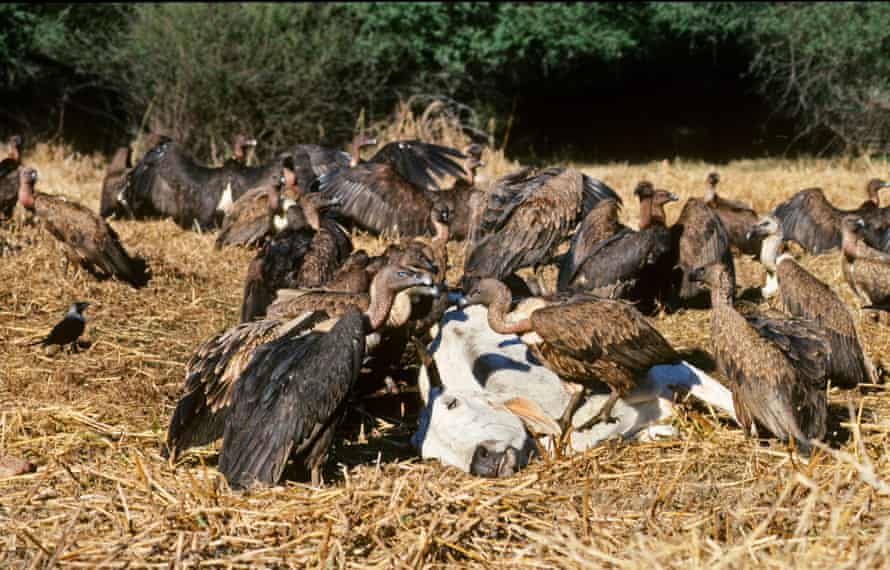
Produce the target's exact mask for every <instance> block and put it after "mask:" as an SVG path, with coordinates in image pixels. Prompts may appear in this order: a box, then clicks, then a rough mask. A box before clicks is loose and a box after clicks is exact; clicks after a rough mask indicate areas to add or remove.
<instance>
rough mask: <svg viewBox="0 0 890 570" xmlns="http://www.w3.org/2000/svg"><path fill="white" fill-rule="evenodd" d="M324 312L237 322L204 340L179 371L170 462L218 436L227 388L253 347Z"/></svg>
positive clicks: (299, 327)
mask: <svg viewBox="0 0 890 570" xmlns="http://www.w3.org/2000/svg"><path fill="white" fill-rule="evenodd" d="M324 317H325V315H324V313H309V314H307V313H304V314H301V315H299V316H298V317H296V318H294V319H293V320H292V321H290V322H285V321H280V320H272V319H266V320H261V321H254V322H251V323H242V324H240V325H237V326H235V327H232V328H230V329H228V330H226V331H223V332H221V333H219V334H217V335H214V336H213V337H211V338H209V339H207V340H206V341H204V342H203V343H202V344H201V346H199V347H198V349H197V350H196V351H195V353H194V354H193V355H192V357H191V358H190V359H189V361H188V363H187V364H186V367H185V387H184V389H183V395H182V396H181V397H180V398H179V402H178V403H177V404H176V409H175V410H174V411H173V416H172V417H171V418H170V426H169V428H168V429H167V449H168V452H171V453H172V454H173V458H174V459H176V457H178V456H179V454H180V453H181V452H182V451H183V450H185V449H188V448H190V447H195V446H198V445H205V444H208V443H210V442H212V441H215V440H217V439H219V438H220V437H222V435H223V430H224V428H225V421H226V415H227V414H228V412H229V408H230V404H231V394H232V386H233V385H234V383H235V380H236V379H237V378H238V376H239V375H240V374H241V372H242V371H243V370H244V368H245V367H246V366H247V364H248V363H249V362H250V359H251V357H252V356H253V353H254V350H255V349H256V347H258V346H260V345H261V344H263V343H266V342H269V341H271V340H273V339H275V338H277V337H278V336H280V335H281V334H283V332H284V331H285V330H290V331H295V332H294V334H295V335H296V334H299V332H300V331H302V332H306V331H309V330H311V329H312V327H314V326H315V325H316V324H318V322H319V320H320V319H321V318H324Z"/></svg>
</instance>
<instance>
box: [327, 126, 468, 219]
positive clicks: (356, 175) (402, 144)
mask: <svg viewBox="0 0 890 570" xmlns="http://www.w3.org/2000/svg"><path fill="white" fill-rule="evenodd" d="M463 158H465V157H464V155H463V154H461V153H460V152H459V151H457V150H456V149H453V148H450V147H446V146H440V145H435V144H430V143H424V142H420V141H416V140H411V141H397V142H391V143H389V144H387V145H384V147H383V148H381V149H380V150H379V151H377V153H376V154H375V155H374V156H372V157H371V159H370V160H368V161H367V162H362V163H359V164H357V165H355V166H353V167H351V168H343V169H340V170H336V171H333V172H330V173H328V174H325V175H323V176H322V177H321V178H320V179H319V190H320V191H321V192H322V194H324V195H325V196H329V197H333V198H337V199H340V200H341V201H342V205H341V206H340V207H339V208H338V211H339V212H340V213H341V214H342V215H343V216H345V217H347V218H349V219H351V220H353V221H354V222H355V223H356V224H358V225H359V226H361V227H362V228H364V229H366V230H368V231H371V232H374V233H377V234H379V233H382V232H383V231H386V230H389V231H398V232H399V233H400V234H401V235H403V236H418V235H424V234H426V233H429V232H430V231H431V230H432V228H430V227H429V218H430V210H431V209H432V207H433V205H434V204H435V203H436V202H437V200H441V199H442V197H440V196H439V197H437V194H438V193H439V192H438V189H439V188H438V186H437V184H436V182H435V180H434V179H433V176H438V177H441V176H445V175H447V176H455V177H458V176H462V175H463V174H464V169H463V167H462V166H461V165H460V164H459V163H457V162H455V161H454V159H463Z"/></svg>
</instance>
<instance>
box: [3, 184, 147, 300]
mask: <svg viewBox="0 0 890 570" xmlns="http://www.w3.org/2000/svg"><path fill="white" fill-rule="evenodd" d="M19 177H20V184H19V196H18V199H19V203H20V204H21V205H22V207H24V208H25V209H27V210H28V211H29V212H31V213H33V214H34V216H35V217H37V218H38V219H40V220H41V221H42V223H43V226H44V227H45V228H46V230H47V231H48V232H49V233H50V234H51V235H52V236H53V237H54V238H56V239H57V240H58V241H59V244H60V246H61V248H62V251H63V252H64V254H65V257H66V259H67V260H68V261H71V262H74V263H78V264H80V265H81V266H83V267H84V268H85V269H86V270H87V271H89V272H90V273H92V274H93V275H95V276H96V277H99V278H107V277H116V278H118V279H120V280H122V281H126V282H127V283H129V284H130V285H132V286H134V287H137V288H138V287H142V286H144V285H145V284H146V283H147V282H148V279H149V275H148V272H147V271H146V265H145V261H144V260H143V259H141V258H138V257H130V255H129V254H128V253H127V252H126V250H125V249H124V246H123V245H122V244H121V242H120V238H118V236H117V233H116V232H115V231H114V229H113V228H112V227H111V226H109V225H108V223H107V222H106V221H105V220H103V219H102V218H100V217H99V216H97V215H96V214H94V213H93V212H92V211H91V210H90V209H89V208H86V207H84V206H82V205H80V204H78V203H76V202H72V201H70V200H68V199H67V198H64V197H62V196H50V195H49V194H44V193H42V192H35V191H34V184H35V182H36V181H37V171H36V170H34V169H33V168H22V169H21V172H20V175H19Z"/></svg>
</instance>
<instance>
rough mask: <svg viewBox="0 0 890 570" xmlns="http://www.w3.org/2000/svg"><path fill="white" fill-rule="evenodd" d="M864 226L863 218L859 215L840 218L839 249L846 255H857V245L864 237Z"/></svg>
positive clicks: (853, 256)
mask: <svg viewBox="0 0 890 570" xmlns="http://www.w3.org/2000/svg"><path fill="white" fill-rule="evenodd" d="M865 228H866V223H865V220H863V219H862V218H860V217H859V216H844V219H843V220H841V249H843V251H844V254H845V255H846V256H847V257H852V258H856V257H858V255H857V254H858V253H859V251H858V249H859V248H858V245H859V242H860V241H862V240H863V239H864V232H865Z"/></svg>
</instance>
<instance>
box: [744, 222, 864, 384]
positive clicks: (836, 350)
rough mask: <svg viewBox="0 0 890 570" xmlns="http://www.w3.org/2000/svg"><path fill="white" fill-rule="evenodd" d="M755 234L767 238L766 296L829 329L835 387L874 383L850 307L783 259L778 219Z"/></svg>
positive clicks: (756, 228) (763, 224) (764, 260)
mask: <svg viewBox="0 0 890 570" xmlns="http://www.w3.org/2000/svg"><path fill="white" fill-rule="evenodd" d="M752 232H753V233H755V234H758V235H760V236H763V237H764V239H763V251H762V253H761V262H762V263H763V266H764V268H765V269H766V271H767V280H768V281H767V285H768V287H765V288H764V296H765V297H768V296H770V295H772V294H775V292H778V293H779V294H780V297H781V302H782V307H783V310H784V311H785V312H786V313H788V314H790V315H792V316H795V317H801V318H806V319H811V320H812V321H814V322H815V323H816V324H818V325H819V326H821V327H822V328H823V329H825V332H826V337H827V339H828V344H829V348H830V349H831V359H830V361H829V365H828V376H829V377H830V378H831V382H832V384H834V385H835V386H838V387H840V388H847V389H850V388H855V387H856V385H857V384H859V383H860V382H865V383H870V382H873V381H874V371H873V369H872V366H871V363H870V362H869V361H868V359H867V358H866V356H865V353H864V352H863V350H862V344H861V343H860V341H859V334H858V332H857V331H856V322H855V320H854V318H853V314H852V313H851V312H850V308H849V307H847V305H846V303H844V302H843V300H841V298H840V297H839V296H838V294H837V293H835V292H834V291H832V289H831V287H829V286H828V285H827V284H825V283H823V282H822V281H820V280H819V279H817V278H816V276H814V275H813V274H812V273H810V272H809V271H807V270H806V269H804V268H803V267H801V266H800V264H799V263H797V262H796V261H794V258H792V257H791V256H790V255H788V254H783V255H779V249H780V247H781V245H782V239H783V236H782V226H781V223H780V222H779V220H778V219H777V218H776V217H774V216H766V217H765V218H764V219H763V220H762V221H761V222H760V223H759V224H757V225H756V226H754V228H752Z"/></svg>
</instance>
